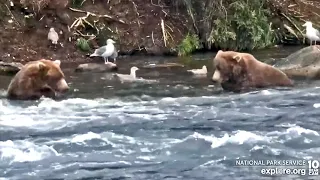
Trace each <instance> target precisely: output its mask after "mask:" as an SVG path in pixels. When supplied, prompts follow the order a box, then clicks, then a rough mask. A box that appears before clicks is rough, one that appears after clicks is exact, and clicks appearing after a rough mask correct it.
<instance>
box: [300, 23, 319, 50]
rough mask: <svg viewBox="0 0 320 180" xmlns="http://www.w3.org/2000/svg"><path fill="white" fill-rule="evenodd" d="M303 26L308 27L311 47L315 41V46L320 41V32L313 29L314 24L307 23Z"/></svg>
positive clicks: (307, 32) (307, 35) (307, 33)
mask: <svg viewBox="0 0 320 180" xmlns="http://www.w3.org/2000/svg"><path fill="white" fill-rule="evenodd" d="M302 26H304V27H306V37H307V38H308V39H309V40H310V46H311V45H312V42H313V41H315V43H314V44H317V41H319V40H320V32H319V31H318V30H317V29H315V28H313V27H312V22H310V21H307V22H306V23H304V24H303V25H302Z"/></svg>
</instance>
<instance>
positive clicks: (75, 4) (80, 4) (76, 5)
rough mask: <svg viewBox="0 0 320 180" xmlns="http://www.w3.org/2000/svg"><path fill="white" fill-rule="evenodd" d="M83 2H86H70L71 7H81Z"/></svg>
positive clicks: (77, 0)
mask: <svg viewBox="0 0 320 180" xmlns="http://www.w3.org/2000/svg"><path fill="white" fill-rule="evenodd" d="M84 2H86V0H72V7H76V8H79V7H82V5H83V3H84Z"/></svg>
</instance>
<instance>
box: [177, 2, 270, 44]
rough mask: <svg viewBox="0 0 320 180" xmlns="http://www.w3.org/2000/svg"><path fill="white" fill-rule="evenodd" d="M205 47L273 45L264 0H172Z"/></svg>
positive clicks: (268, 13) (268, 12) (267, 11)
mask: <svg viewBox="0 0 320 180" xmlns="http://www.w3.org/2000/svg"><path fill="white" fill-rule="evenodd" d="M176 3H179V4H181V3H183V5H184V7H185V11H186V12H187V13H188V15H189V17H190V19H191V20H192V23H193V27H194V31H195V34H199V36H200V39H201V41H202V42H203V43H204V44H205V46H206V48H208V49H211V48H212V47H216V48H222V49H232V50H253V49H260V48H265V47H269V46H272V45H274V43H275V35H274V33H273V31H272V29H271V25H270V23H269V21H268V18H269V15H270V11H269V10H268V9H267V8H266V7H265V0H226V1H212V0H176Z"/></svg>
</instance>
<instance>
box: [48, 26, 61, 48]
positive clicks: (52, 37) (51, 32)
mask: <svg viewBox="0 0 320 180" xmlns="http://www.w3.org/2000/svg"><path fill="white" fill-rule="evenodd" d="M48 40H50V41H51V43H52V44H58V40H59V35H58V33H57V32H56V31H55V30H54V28H53V27H52V28H50V30H49V33H48Z"/></svg>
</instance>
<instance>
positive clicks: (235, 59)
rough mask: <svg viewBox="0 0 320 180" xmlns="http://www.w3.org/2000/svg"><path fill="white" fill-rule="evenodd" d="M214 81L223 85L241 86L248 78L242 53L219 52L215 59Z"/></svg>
mask: <svg viewBox="0 0 320 180" xmlns="http://www.w3.org/2000/svg"><path fill="white" fill-rule="evenodd" d="M213 66H214V67H213V68H214V69H215V72H214V74H213V76H212V81H214V82H218V83H220V84H221V85H225V84H233V85H240V83H242V82H243V81H244V80H245V78H246V72H247V70H246V68H247V66H246V62H245V60H244V59H243V57H242V54H241V53H238V52H235V51H221V50H219V51H218V53H217V54H216V56H215V57H214V59H213Z"/></svg>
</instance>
